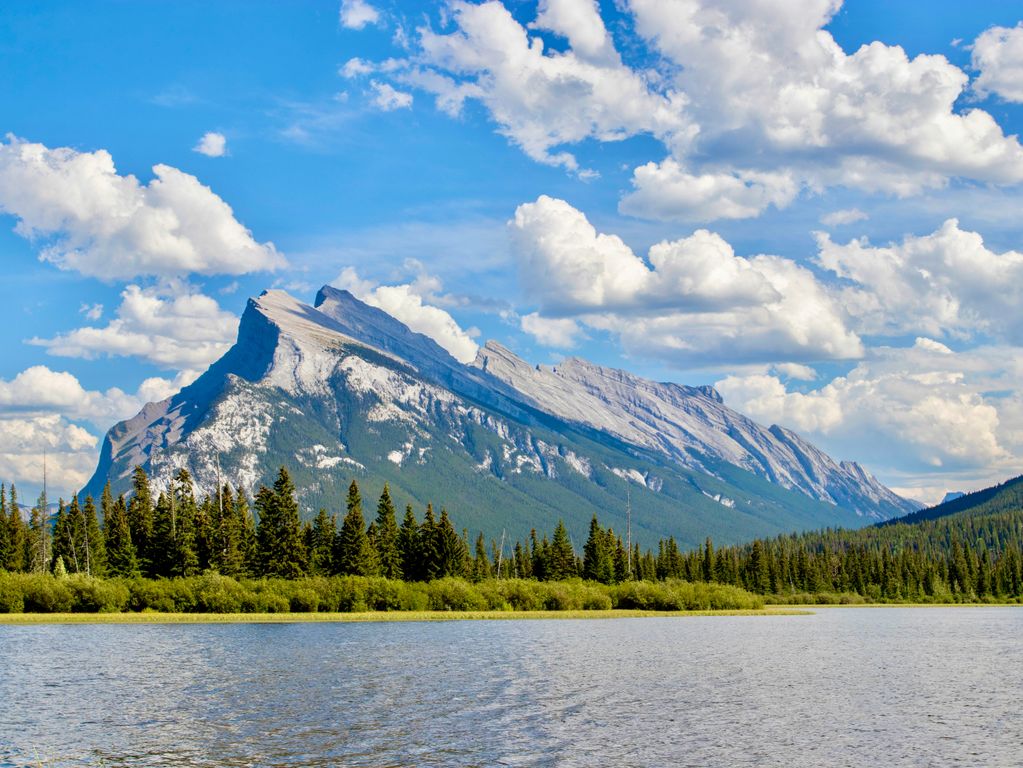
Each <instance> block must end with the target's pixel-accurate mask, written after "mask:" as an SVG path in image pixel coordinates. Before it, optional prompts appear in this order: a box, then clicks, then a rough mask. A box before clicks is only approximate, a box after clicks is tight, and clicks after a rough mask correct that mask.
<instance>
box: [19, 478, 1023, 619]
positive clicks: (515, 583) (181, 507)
mask: <svg viewBox="0 0 1023 768" xmlns="http://www.w3.org/2000/svg"><path fill="white" fill-rule="evenodd" d="M133 487H134V492H133V494H132V496H131V498H130V500H126V499H125V497H124V496H123V495H122V496H120V497H118V498H116V499H114V498H113V497H112V495H111V494H110V493H109V490H107V491H105V492H104V493H103V495H102V497H101V500H100V510H99V511H100V513H101V515H102V521H103V524H102V526H100V524H99V522H98V520H97V510H96V507H95V505H94V503H93V500H92V499H91V498H86V499H85V501H84V502H83V503H80V502H79V500H78V499H77V498H73V499H72V500H71V502H70V503H69V504H65V503H64V502H63V500H62V501H61V502H60V503H59V504H58V509H57V513H56V515H54V516H53V517H52V520H45V515H44V514H43V510H46V509H47V507H46V503H45V498H41V499H40V501H39V504H37V506H36V508H35V510H34V511H33V515H32V520H31V521H30V522H28V523H26V522H25V521H24V520H23V519H22V515H21V514H20V512H19V511H18V509H17V507H16V506H15V503H16V502H14V501H13V499H14V498H15V491H14V489H13V487H12V488H11V491H10V496H11V498H12V501H11V502H10V503H9V502H8V501H7V499H8V496H7V493H6V489H4V488H3V487H0V564H2V567H0V612H6V613H10V612H21V611H26V612H44V613H46V612H53V613H59V612H67V611H72V612H90V611H91V612H103V611H115V612H116V611H125V610H128V611H146V610H152V611H163V612H185V613H194V612H198V613H236V612H241V613H279V612H289V611H290V612H316V611H327V612H361V611H424V610H440V611H487V610H500V611H508V610H515V611H542V610H562V611H563V610H610V609H639V610H721V609H746V608H757V607H760V606H761V605H762V604H763V603H764V602H765V601H766V602H768V603H788V604H793V603H796V604H824V603H832V604H863V603H868V602H870V603H877V602H903V603H906V602H916V603H920V602H922V603H951V602H956V603H970V602H1021V601H1023V557H1021V554H1020V545H1021V542H1023V508H1021V503H1020V502H1021V494H1020V488H1021V487H1023V483H1020V482H1015V481H1013V482H1010V483H1007V484H1005V485H1004V486H999V488H997V489H993V490H994V492H991V493H988V492H983V493H981V494H974V497H975V498H974V499H973V503H966V502H962V500H957V501H956V502H953V503H954V504H955V511H953V512H952V513H949V514H942V515H935V514H929V515H915V516H913V517H912V519H913V520H915V522H905V521H901V522H900V521H896V522H893V523H887V524H884V525H879V526H875V527H872V528H865V529H859V530H831V529H828V530H823V531H818V532H815V533H803V534H791V535H787V536H779V537H777V538H774V539H758V540H755V541H753V542H751V543H749V544H745V545H741V546H733V547H725V548H719V549H715V547H714V544H713V542H712V541H711V539H709V538H708V539H706V541H705V542H704V545H703V546H702V547H699V548H695V549H692V550H690V551H688V552H683V551H682V550H681V549H680V548H679V546H678V544H677V543H676V541H675V540H674V539H673V538H668V539H666V540H661V541H660V543H659V545H658V548H657V552H656V554H655V553H654V552H653V551H651V550H647V551H641V550H640V548H639V546H638V545H637V546H634V547H632V549H631V551H630V549H629V548H628V546H627V545H624V544H623V542H622V537H621V536H620V535H619V534H616V533H615V531H614V530H612V529H610V528H604V527H603V526H602V525H601V524H600V522H599V521H598V519H597V518H596V517H595V516H594V517H593V518H592V520H591V522H590V528H589V535H588V537H587V540H586V542H585V544H584V546H583V548H582V557H581V558H580V557H579V556H578V555H577V553H576V551H575V548H574V546H573V543H572V540H571V537H570V535H569V533H568V530H567V529H566V527H565V524H564V523H563V522H562V521H560V520H559V521H558V523H557V525H556V526H555V528H554V530H553V532H552V534H551V536H550V537H548V535H547V534H546V533H543V534H538V533H537V532H536V530H533V531H531V533H530V536H529V539H528V540H527V541H518V542H514V543H512V544H510V545H508V546H506V545H505V543H504V541H503V537H502V542H501V544H500V545H499V544H498V543H497V541H496V540H494V539H491V542H490V551H489V552H488V551H487V542H486V538H485V536H484V534H483V532H479V534H478V536H477V537H476V539H475V545H474V546H470V538H469V532H468V530H464V529H463V531H462V532H461V534H459V533H457V532H456V530H455V527H454V524H453V523H452V520H451V518H450V516H449V515H448V513H447V511H446V510H444V509H442V510H441V512H440V516H439V517H438V516H437V515H436V514H435V513H434V510H433V507H432V505H427V508H426V512H425V515H424V517H423V520H422V521H419V520H418V519H417V517H416V515H415V512H414V510H413V509H412V507H411V505H410V506H408V507H406V509H405V514H404V518H403V520H402V523H401V525H400V526H399V525H398V524H397V520H396V514H395V509H394V503H393V501H392V499H391V496H390V492H389V489H388V487H387V486H386V485H385V486H384V489H383V492H382V493H381V495H380V498H379V500H378V502H377V511H376V516H375V519H374V520H373V521H372V522H371V523H370V524H369V526H368V527H367V525H366V521H365V517H364V515H363V501H362V495H361V492H360V489H359V487H358V485H357V484H356V483H355V482H354V481H353V482H351V484H350V485H349V487H348V493H347V498H346V503H345V506H346V513H345V515H344V518H343V521H342V523H341V525H340V528H339V527H338V524H337V515H336V514H334V515H332V514H328V512H327V511H326V510H321V511H320V513H319V514H318V515H317V516H316V518H315V520H314V521H312V522H306V523H302V522H301V520H300V518H299V510H298V505H297V503H296V501H295V486H294V484H293V483H292V480H291V478H290V475H289V474H288V471H287V470H286V469H285V468H283V467H282V468H281V469H280V471H279V473H278V476H277V480H276V482H275V483H274V485H273V487H272V488H267V487H265V486H264V487H261V488H260V489H259V491H258V492H257V493H256V496H255V500H254V505H253V506H254V511H255V514H253V512H252V511H250V509H249V505H248V501H247V499H246V496H245V494H244V493H242V492H236V491H234V490H233V489H232V488H230V486H227V485H225V486H224V487H223V488H221V489H220V490H219V491H218V492H217V493H216V494H215V495H213V496H206V497H204V498H203V499H201V500H199V499H196V497H195V495H194V491H193V483H192V480H191V478H190V477H189V475H188V473H187V472H186V471H184V470H182V471H180V472H178V473H177V474H176V475H175V477H174V481H173V483H172V484H171V487H170V488H169V489H168V490H167V491H166V492H163V493H160V494H159V496H158V498H157V499H156V501H155V503H154V502H153V494H152V491H151V489H150V486H149V480H148V478H147V477H146V474H145V472H144V471H142V469H141V468H138V469H136V470H135V472H134V474H133ZM761 596H762V597H761Z"/></svg>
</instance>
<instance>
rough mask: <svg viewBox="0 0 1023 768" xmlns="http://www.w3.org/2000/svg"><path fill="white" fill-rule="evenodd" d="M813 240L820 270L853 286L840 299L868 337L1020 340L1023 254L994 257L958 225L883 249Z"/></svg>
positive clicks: (953, 222)
mask: <svg viewBox="0 0 1023 768" xmlns="http://www.w3.org/2000/svg"><path fill="white" fill-rule="evenodd" d="M816 237H817V244H818V248H819V253H818V256H817V260H818V262H819V263H820V265H821V266H822V267H824V268H825V269H828V270H830V271H832V272H834V273H835V274H836V275H837V276H838V277H840V278H843V279H845V280H848V281H850V282H852V283H854V285H851V286H849V287H847V288H846V289H845V290H844V291H843V294H842V296H843V300H844V303H845V306H846V308H847V310H848V311H849V313H850V314H851V315H853V316H854V317H855V318H856V319H857V322H858V323H859V324H860V327H861V328H862V331H863V332H864V333H874V334H888V335H893V334H900V333H922V334H925V335H928V336H939V337H940V336H944V335H948V336H953V337H959V338H968V337H972V336H974V335H976V334H977V333H986V334H992V335H994V336H997V337H1000V338H1006V339H1009V340H1011V341H1014V342H1016V343H1019V342H1020V341H1021V340H1023V316H1021V314H1020V312H1019V307H1020V305H1021V303H1023V253H1020V252H1017V251H1005V252H1002V253H996V252H995V251H992V250H991V249H989V248H988V247H987V246H986V245H985V244H984V239H983V237H981V235H980V234H979V233H977V232H970V231H968V230H963V229H961V228H960V227H959V222H958V221H957V220H955V219H949V220H948V221H946V222H945V223H944V224H942V225H941V227H939V228H938V229H937V230H936V231H935V232H933V233H932V234H930V235H925V236H922V237H917V236H908V237H906V238H905V239H904V240H903V241H902V242H901V243H889V244H888V245H886V246H872V245H871V244H870V243H869V242H868V241H867V240H866V239H865V238H860V239H856V240H851V241H849V242H848V243H846V244H844V245H843V244H840V243H835V242H833V241H832V240H831V238H830V237H829V236H828V235H826V234H824V233H817V235H816Z"/></svg>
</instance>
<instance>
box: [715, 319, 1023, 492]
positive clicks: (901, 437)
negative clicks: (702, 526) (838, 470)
mask: <svg viewBox="0 0 1023 768" xmlns="http://www.w3.org/2000/svg"><path fill="white" fill-rule="evenodd" d="M1021 357H1023V356H1021V353H1020V350H1018V349H1015V350H1011V349H1006V348H997V349H996V348H992V349H980V350H975V351H972V352H969V353H961V354H955V353H952V352H951V350H949V349H948V348H947V347H945V346H944V345H942V344H940V343H938V342H934V341H933V340H930V339H926V338H920V339H917V341H916V343H915V344H914V345H913V346H912V347H909V348H900V349H893V348H881V349H878V350H875V351H874V352H873V354H872V355H871V356H870V358H869V359H866V360H864V361H862V362H860V363H859V364H858V365H857V366H856V367H855V368H853V369H852V370H851V371H850V372H849V373H848V374H846V375H845V376H838V377H836V378H834V379H833V380H831V381H830V382H828V383H827V384H825V385H824V386H822V387H820V388H818V389H814V390H811V391H805V392H804V391H799V390H797V389H794V388H793V385H791V384H790V385H786V384H785V383H784V382H782V381H781V380H780V379H779V378H778V377H777V376H772V375H767V374H752V375H742V376H739V375H735V376H728V377H726V378H725V379H723V380H722V381H719V382H717V383H716V384H715V386H716V387H717V389H718V391H719V392H721V394H722V396H723V397H724V399H725V402H726V403H728V404H729V405H730V406H731V407H733V408H737V409H739V410H740V411H742V412H744V413H747V414H749V415H750V416H752V417H753V418H754V419H757V420H759V421H763V422H766V423H777V424H781V425H783V426H786V427H789V428H792V429H795V430H796V431H798V432H801V433H803V434H805V435H806V436H808V437H810V438H811V439H812V440H814V441H816V442H818V444H820V445H822V446H823V447H824V448H826V449H827V450H829V451H830V452H832V453H837V454H840V455H853V456H858V455H864V454H869V455H871V460H872V463H873V464H874V466H875V468H876V469H877V470H878V471H880V472H881V473H882V475H887V476H890V477H896V476H899V475H901V476H903V477H904V479H911V480H912V483H911V484H912V485H919V486H920V487H925V488H927V487H930V486H933V484H934V479H935V476H936V475H938V476H941V475H954V474H956V473H959V475H960V476H961V477H963V479H964V482H965V481H967V480H968V479H969V478H970V477H973V478H975V479H976V478H978V477H979V478H985V479H991V480H993V479H995V478H997V477H999V476H1001V477H1002V478H1003V479H1004V476H1005V475H1006V474H1009V473H1012V472H1018V469H1019V466H1020V463H1021V462H1023V409H1021V403H1023V401H1021V398H1020V396H1019V394H1018V393H1013V394H1011V395H1005V394H1004V392H1005V391H1006V388H1007V387H1013V380H1014V379H1016V377H1017V376H1018V375H1019V373H1020V366H1021V364H1023V359H1021ZM1013 388H1014V387H1013ZM999 390H1001V391H1002V394H999V393H998V391H999Z"/></svg>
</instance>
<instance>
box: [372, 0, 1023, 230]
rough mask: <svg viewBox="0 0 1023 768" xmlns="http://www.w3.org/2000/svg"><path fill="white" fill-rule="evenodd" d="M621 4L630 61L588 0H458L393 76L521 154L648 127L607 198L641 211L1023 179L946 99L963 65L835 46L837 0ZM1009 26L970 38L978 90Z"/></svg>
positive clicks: (637, 0) (569, 155)
mask: <svg viewBox="0 0 1023 768" xmlns="http://www.w3.org/2000/svg"><path fill="white" fill-rule="evenodd" d="M621 5H622V6H623V8H624V10H625V11H626V12H627V13H629V14H630V15H631V16H632V22H633V24H632V27H633V28H634V30H635V32H636V34H637V35H638V39H637V40H635V41H633V44H634V46H635V49H636V50H635V51H634V53H636V54H638V56H637V57H636V58H638V59H639V60H641V61H643V62H644V67H645V68H640V67H630V66H628V65H626V64H625V63H624V62H623V60H622V58H621V56H620V55H619V53H618V51H617V50H616V48H615V45H614V42H613V40H612V37H611V35H610V34H608V30H607V27H606V25H605V23H604V21H603V19H602V17H601V15H600V7H599V5H598V4H597V3H596V2H594V0H543V1H542V2H540V3H539V4H538V7H537V14H536V17H535V19H534V20H533V21H532V22H530V23H527V24H521V23H519V22H518V21H517V20H516V19H515V17H513V16H512V14H511V13H510V12H509V10H508V9H507V8H506V7H505V5H504V4H502V3H500V2H497V1H496V0H489V2H483V3H479V4H471V3H466V2H460V1H459V0H456V1H455V2H453V3H452V4H451V6H450V13H444V14H442V15H441V24H440V27H439V29H437V28H434V27H432V26H430V25H424V26H423V27H422V28H420V29H419V30H418V35H417V37H416V38H414V39H413V41H412V42H413V46H412V51H411V54H410V55H409V56H408V57H407V58H406V59H404V60H401V61H398V62H394V61H393V60H392V61H391V62H390V64H391V67H390V73H391V74H390V77H391V78H392V79H394V80H395V81H398V82H402V83H405V84H406V85H411V86H413V87H416V88H419V89H422V90H424V91H426V92H429V93H432V94H433V95H434V96H435V97H436V99H437V105H438V107H439V108H440V109H441V110H444V111H446V112H448V113H450V114H452V115H458V114H459V113H460V112H461V110H462V107H463V105H464V104H465V102H466V101H470V100H471V101H476V102H479V103H480V104H482V105H483V107H484V108H485V109H486V110H487V113H488V114H489V116H490V118H491V119H492V120H493V122H494V123H495V124H496V126H497V129H498V130H499V131H500V132H501V133H503V134H504V135H506V136H507V137H508V138H509V139H510V140H511V141H512V142H513V143H514V144H516V145H517V146H519V147H521V148H522V150H523V151H524V152H525V153H526V154H527V155H529V156H530V157H532V158H533V159H535V160H537V161H539V162H542V163H547V164H550V165H557V166H562V167H564V168H566V169H568V170H570V171H573V172H577V173H582V172H583V171H585V170H586V169H580V167H579V164H578V161H577V159H576V156H575V155H574V154H573V151H572V147H573V146H575V145H579V144H580V143H582V142H584V141H586V140H597V141H601V142H606V141H617V140H621V139H624V138H628V137H631V136H636V135H649V136H653V137H654V138H655V139H657V140H659V141H660V142H661V144H662V145H663V146H664V148H665V149H666V150H667V156H666V157H663V158H656V159H654V160H653V161H651V162H648V163H644V164H642V165H640V166H639V167H637V168H636V169H635V172H634V175H633V179H632V185H633V189H632V191H631V192H629V193H628V194H627V195H625V197H624V198H623V199H622V202H621V211H622V212H623V213H628V214H630V215H635V216H641V217H646V218H653V219H661V220H679V221H702V220H706V221H709V220H714V219H729V218H731V219H734V218H747V217H752V216H757V215H759V214H760V213H762V212H763V211H764V210H765V209H767V208H768V207H771V206H774V207H778V208H782V207H785V206H787V205H789V204H790V203H791V202H792V201H793V199H795V197H796V196H797V195H798V193H799V192H800V190H802V189H808V190H810V191H812V192H817V191H820V190H822V189H825V188H827V187H831V186H836V185H840V186H846V187H853V188H857V189H860V190H865V191H868V192H872V193H884V194H891V195H899V196H905V195H914V194H918V193H920V192H921V191H923V190H925V189H928V188H935V187H941V186H944V185H945V184H947V183H948V181H949V180H950V179H953V178H963V179H971V180H978V181H983V182H990V183H995V184H1014V183H1018V182H1020V181H1023V147H1021V146H1020V144H1019V142H1018V140H1017V139H1016V137H1015V136H1006V135H1005V133H1004V132H1003V130H1002V129H1001V127H1000V126H999V125H998V123H997V122H996V121H995V119H994V118H993V117H992V116H991V115H990V114H989V113H988V112H985V111H983V110H981V109H966V110H960V109H958V108H957V100H958V99H959V97H960V96H962V95H963V93H964V92H965V90H966V89H967V88H968V87H969V77H968V75H967V74H966V73H965V72H963V70H961V69H960V68H958V67H956V66H955V65H953V64H951V63H950V62H949V61H948V60H947V59H946V58H945V57H944V56H940V55H927V54H921V55H918V56H915V57H912V58H911V57H910V56H908V55H907V54H906V52H905V51H904V50H903V49H902V48H901V47H899V46H890V45H885V44H884V43H881V42H877V41H875V42H871V43H869V44H866V45H863V46H861V47H860V48H859V49H857V50H855V51H852V52H850V53H847V52H846V51H844V50H843V49H842V48H841V46H839V44H838V43H837V42H836V41H835V39H834V38H833V36H832V35H831V33H830V32H828V31H827V29H826V26H827V25H828V23H829V22H830V21H831V19H832V17H833V16H834V14H835V13H837V12H838V10H839V9H840V7H841V5H842V3H841V1H840V0H784V2H781V1H779V0H769V1H767V2H746V3H740V2H724V3H723V2H719V1H718V0H631V2H629V3H628V4H627V5H625V4H624V3H623V4H621ZM1017 34H1018V33H1017V31H1016V30H1004V29H1001V28H997V29H994V30H989V32H987V33H985V35H982V36H981V38H980V39H978V42H977V44H976V45H975V47H974V60H975V66H978V67H979V68H980V69H981V72H982V74H981V77H980V78H978V87H979V88H980V89H982V90H983V89H984V88H989V89H995V88H996V87H997V88H999V89H1000V90H999V91H998V92H999V93H1002V95H1003V97H1006V98H1008V97H1009V95H1010V94H1011V93H1013V91H1012V90H1011V88H1012V86H1011V83H1012V82H1018V81H1019V78H1018V77H1015V75H1014V74H1013V73H1014V72H1015V69H1014V67H1015V63H1014V62H1015V60H1016V58H1015V51H1016V45H1017V41H1016V35H1017ZM552 36H553V37H554V38H560V40H558V41H557V43H555V45H551V46H548V45H545V42H544V39H550V38H551V37H552ZM561 40H564V42H565V44H564V45H562V44H561ZM996 51H997V53H996ZM999 56H1000V58H999ZM999 78H1000V79H999Z"/></svg>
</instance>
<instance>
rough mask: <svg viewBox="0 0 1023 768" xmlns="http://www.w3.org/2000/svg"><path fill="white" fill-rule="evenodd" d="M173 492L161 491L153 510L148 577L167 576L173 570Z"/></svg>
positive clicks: (175, 527) (175, 548)
mask: <svg viewBox="0 0 1023 768" xmlns="http://www.w3.org/2000/svg"><path fill="white" fill-rule="evenodd" d="M173 498H174V497H173V493H161V494H160V496H159V498H157V500H156V507H155V509H154V511H153V535H152V538H151V540H150V541H151V547H150V550H149V553H150V556H149V565H148V569H149V570H148V571H147V572H146V575H147V576H148V577H149V578H169V577H170V576H173V575H174V571H175V552H176V550H177V544H176V543H175V534H176V532H177V530H176V529H177V521H176V519H175V517H176V511H175V509H174V502H173Z"/></svg>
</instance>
